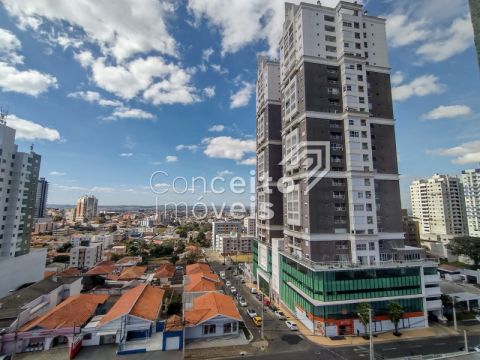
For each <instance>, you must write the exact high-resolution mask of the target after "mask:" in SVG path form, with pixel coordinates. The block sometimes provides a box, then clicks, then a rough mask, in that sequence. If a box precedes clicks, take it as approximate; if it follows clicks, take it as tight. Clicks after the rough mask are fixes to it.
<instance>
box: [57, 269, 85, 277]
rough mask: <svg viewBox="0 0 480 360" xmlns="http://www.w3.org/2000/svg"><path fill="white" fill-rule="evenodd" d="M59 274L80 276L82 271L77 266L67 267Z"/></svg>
mask: <svg viewBox="0 0 480 360" xmlns="http://www.w3.org/2000/svg"><path fill="white" fill-rule="evenodd" d="M58 275H60V276H80V275H82V272H81V271H80V270H78V269H77V268H68V269H66V270H63V271H62V272H61V273H60V274H58Z"/></svg>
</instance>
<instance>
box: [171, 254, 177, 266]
mask: <svg viewBox="0 0 480 360" xmlns="http://www.w3.org/2000/svg"><path fill="white" fill-rule="evenodd" d="M179 259H180V258H179V257H178V255H177V254H173V255H172V256H170V259H169V261H170V262H171V263H172V264H173V265H175V264H176V263H177V261H178V260H179Z"/></svg>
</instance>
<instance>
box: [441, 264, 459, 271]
mask: <svg viewBox="0 0 480 360" xmlns="http://www.w3.org/2000/svg"><path fill="white" fill-rule="evenodd" d="M438 268H439V269H440V270H445V271H456V270H458V267H456V266H453V265H449V264H441V265H439V266H438Z"/></svg>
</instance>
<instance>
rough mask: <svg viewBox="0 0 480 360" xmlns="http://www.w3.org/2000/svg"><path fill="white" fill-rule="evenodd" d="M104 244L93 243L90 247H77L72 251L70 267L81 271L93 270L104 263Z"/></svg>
mask: <svg viewBox="0 0 480 360" xmlns="http://www.w3.org/2000/svg"><path fill="white" fill-rule="evenodd" d="M102 256H103V244H102V243H99V242H98V243H91V244H90V245H89V246H77V247H73V248H72V249H71V250H70V267H75V268H79V269H90V268H93V267H94V266H95V265H96V264H97V263H99V262H100V261H102Z"/></svg>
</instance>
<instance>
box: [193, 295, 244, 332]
mask: <svg viewBox="0 0 480 360" xmlns="http://www.w3.org/2000/svg"><path fill="white" fill-rule="evenodd" d="M219 315H222V316H225V317H229V318H231V319H235V320H238V321H241V320H242V317H241V316H240V313H239V312H238V310H237V307H236V306H235V303H234V301H233V299H232V298H231V297H230V296H227V295H225V294H220V293H217V292H209V293H206V294H205V295H202V296H199V297H197V298H195V299H193V304H192V308H191V309H189V310H186V311H185V324H186V326H196V325H199V324H201V323H203V322H205V321H208V320H209V319H213V318H214V317H216V316H219Z"/></svg>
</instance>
